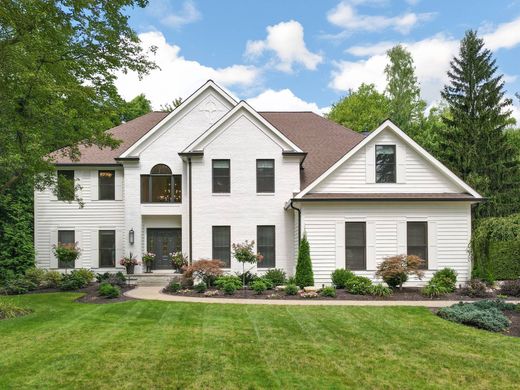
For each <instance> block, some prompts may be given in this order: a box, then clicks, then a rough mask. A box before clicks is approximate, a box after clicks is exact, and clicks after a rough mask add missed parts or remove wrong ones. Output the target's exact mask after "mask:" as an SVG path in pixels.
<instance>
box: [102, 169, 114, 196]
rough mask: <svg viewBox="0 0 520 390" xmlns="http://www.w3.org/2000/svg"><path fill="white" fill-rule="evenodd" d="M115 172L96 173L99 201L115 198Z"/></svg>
mask: <svg viewBox="0 0 520 390" xmlns="http://www.w3.org/2000/svg"><path fill="white" fill-rule="evenodd" d="M115 188H116V171H98V190H99V200H114V199H115V198H116V191H115Z"/></svg>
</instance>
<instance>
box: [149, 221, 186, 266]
mask: <svg viewBox="0 0 520 390" xmlns="http://www.w3.org/2000/svg"><path fill="white" fill-rule="evenodd" d="M146 235H147V241H148V242H147V248H148V249H147V250H148V252H152V253H155V261H154V262H153V269H172V268H173V267H172V264H171V262H170V257H169V254H170V253H174V252H178V251H181V250H182V234H181V229H147V231H146Z"/></svg>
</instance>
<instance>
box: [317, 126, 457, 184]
mask: <svg viewBox="0 0 520 390" xmlns="http://www.w3.org/2000/svg"><path fill="white" fill-rule="evenodd" d="M379 144H391V145H396V153H397V156H396V160H397V161H396V164H397V167H396V169H397V183H392V184H389V183H385V184H381V183H375V177H374V171H375V167H374V164H375V162H374V156H375V145H379ZM312 192H313V193H356V192H357V193H399V192H412V193H418V192H423V193H446V192H447V193H458V192H463V191H462V190H461V188H459V187H458V186H457V185H456V184H454V183H453V182H452V181H451V180H450V179H448V178H447V177H446V176H444V175H443V174H442V173H441V172H439V171H438V170H437V169H436V168H435V167H433V166H432V165H431V164H430V163H429V162H428V161H426V160H425V159H424V158H423V157H421V156H420V155H419V154H418V153H417V152H415V151H414V150H413V149H411V148H410V147H409V146H407V145H406V144H405V143H404V142H403V141H402V140H401V138H399V137H398V136H396V135H395V134H394V133H393V132H392V131H391V130H384V131H382V132H381V133H380V134H379V135H378V136H377V137H375V138H374V139H373V140H372V141H371V142H369V143H368V144H367V145H365V146H364V147H363V148H361V149H360V150H359V151H358V152H357V153H356V154H354V155H353V156H352V157H350V158H349V159H348V160H347V161H345V163H344V164H343V165H342V166H340V167H338V169H336V170H335V171H334V172H333V173H332V174H331V175H330V176H329V177H327V178H326V179H324V180H323V181H322V182H321V183H320V184H319V185H318V186H317V187H316V188H314V189H313V190H312Z"/></svg>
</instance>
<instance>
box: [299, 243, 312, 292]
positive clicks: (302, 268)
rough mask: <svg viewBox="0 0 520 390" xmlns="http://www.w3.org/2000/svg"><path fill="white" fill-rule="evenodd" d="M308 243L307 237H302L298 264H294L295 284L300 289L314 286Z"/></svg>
mask: <svg viewBox="0 0 520 390" xmlns="http://www.w3.org/2000/svg"><path fill="white" fill-rule="evenodd" d="M310 251H311V250H310V246H309V241H308V240H307V235H305V234H304V235H303V238H302V240H301V242H300V248H299V249H298V263H297V264H296V275H295V279H296V284H297V285H298V286H300V287H301V288H303V287H307V286H314V274H313V272H312V262H311V253H310Z"/></svg>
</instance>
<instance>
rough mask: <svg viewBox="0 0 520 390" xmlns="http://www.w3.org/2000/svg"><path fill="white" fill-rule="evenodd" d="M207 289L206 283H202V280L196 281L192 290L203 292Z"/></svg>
mask: <svg viewBox="0 0 520 390" xmlns="http://www.w3.org/2000/svg"><path fill="white" fill-rule="evenodd" d="M207 289H208V286H206V283H204V282H200V283H197V284H196V285H195V286H194V290H195V291H196V292H198V293H199V294H202V293H205V292H206V290H207Z"/></svg>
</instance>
